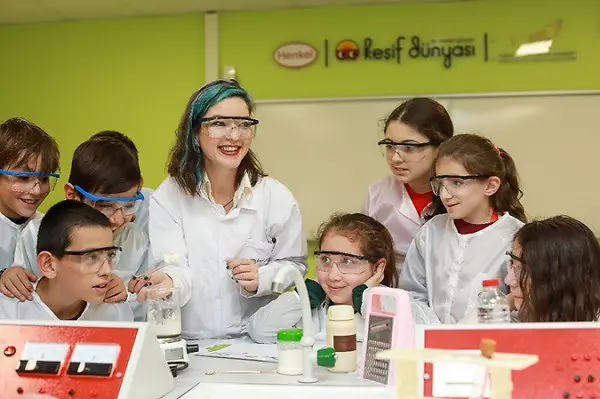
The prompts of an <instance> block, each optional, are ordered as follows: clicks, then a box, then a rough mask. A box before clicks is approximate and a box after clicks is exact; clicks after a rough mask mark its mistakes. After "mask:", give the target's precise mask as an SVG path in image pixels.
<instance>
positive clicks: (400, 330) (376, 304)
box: [359, 287, 415, 385]
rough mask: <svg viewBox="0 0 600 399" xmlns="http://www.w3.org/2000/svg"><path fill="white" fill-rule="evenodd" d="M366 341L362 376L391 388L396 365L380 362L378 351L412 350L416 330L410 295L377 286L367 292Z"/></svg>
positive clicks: (363, 351)
mask: <svg viewBox="0 0 600 399" xmlns="http://www.w3.org/2000/svg"><path fill="white" fill-rule="evenodd" d="M365 299H366V301H367V303H366V305H367V306H366V314H365V332H364V337H365V338H364V339H365V342H364V344H363V347H362V356H361V365H360V372H359V375H360V376H361V377H362V378H364V379H367V380H370V381H374V382H378V383H380V384H387V385H391V384H392V383H393V381H394V372H393V367H394V365H393V364H390V361H389V360H387V359H377V358H376V355H377V353H378V352H380V351H383V350H388V349H391V348H411V347H413V346H414V341H415V328H414V322H413V316H412V310H411V305H410V297H409V294H408V292H406V291H404V290H401V289H397V288H389V287H373V288H370V289H369V290H368V291H367V296H366V298H365Z"/></svg>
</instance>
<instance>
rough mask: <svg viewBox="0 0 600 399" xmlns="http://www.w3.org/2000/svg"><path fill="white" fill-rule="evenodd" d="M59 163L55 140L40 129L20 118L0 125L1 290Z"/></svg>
mask: <svg viewBox="0 0 600 399" xmlns="http://www.w3.org/2000/svg"><path fill="white" fill-rule="evenodd" d="M58 163H59V151H58V145H57V144H56V141H54V139H53V138H52V137H51V136H50V135H49V134H48V133H46V132H45V131H44V130H42V129H41V128H40V127H39V126H37V125H35V124H34V123H31V122H29V121H27V120H25V119H22V118H11V119H8V120H6V121H5V122H3V123H1V124H0V291H2V287H3V279H2V277H1V276H2V273H3V272H4V270H5V269H6V268H7V267H10V266H12V265H13V259H14V253H15V246H16V243H17V239H18V237H19V235H20V234H21V231H22V230H23V229H24V228H25V226H27V224H28V223H29V222H30V221H31V220H33V219H39V218H40V217H41V216H42V215H41V214H40V213H38V212H37V209H38V207H39V206H40V204H41V203H42V201H44V199H45V198H46V197H47V196H48V194H49V193H50V191H51V190H52V189H53V188H54V186H55V185H56V181H57V179H58V177H59V174H58V173H57V172H58V168H59V164H58ZM22 277H23V278H24V280H25V281H24V282H25V283H28V282H29V280H32V279H35V276H33V275H32V274H31V273H29V274H25V275H24V276H22Z"/></svg>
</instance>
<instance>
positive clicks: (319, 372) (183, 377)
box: [161, 340, 383, 399]
mask: <svg viewBox="0 0 600 399" xmlns="http://www.w3.org/2000/svg"><path fill="white" fill-rule="evenodd" d="M217 342H218V343H227V342H235V340H232V341H227V340H219V341H200V342H199V345H201V346H209V345H212V344H214V343H217ZM320 346H322V345H317V347H320ZM276 368H277V364H276V363H268V362H260V361H250V360H238V359H222V358H215V357H205V356H196V355H190V367H189V368H187V369H186V370H183V371H181V372H180V373H179V374H178V376H177V377H176V378H175V389H174V390H173V391H171V392H170V393H169V394H167V395H165V396H163V397H162V398H161V399H179V398H186V399H191V398H194V397H197V396H195V395H193V394H191V392H190V391H193V390H194V388H195V387H196V386H197V385H198V384H253V385H271V386H273V385H276V386H281V385H288V386H296V387H295V388H294V389H296V390H297V389H299V388H298V386H300V385H303V386H307V385H306V384H302V383H300V382H298V378H299V376H285V375H281V374H277V373H275V372H273V373H266V374H262V373H253V374H241V373H223V372H224V371H240V370H251V371H256V370H268V371H275V369H276ZM208 371H216V373H215V374H213V375H207V374H206V373H207V372H208ZM314 374H315V376H316V377H317V378H318V379H319V381H318V382H317V383H315V384H310V386H313V387H314V386H322V387H335V386H337V387H350V386H352V387H362V388H369V387H370V388H373V389H375V390H381V389H382V388H383V387H382V386H381V385H379V384H375V383H373V382H371V381H367V380H363V379H361V378H359V377H358V372H354V373H332V372H329V371H327V370H326V369H324V368H321V367H317V366H315V367H314ZM198 388H200V387H198ZM198 388H197V389H198Z"/></svg>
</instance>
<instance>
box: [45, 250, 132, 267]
mask: <svg viewBox="0 0 600 399" xmlns="http://www.w3.org/2000/svg"><path fill="white" fill-rule="evenodd" d="M122 250H123V249H122V248H121V247H116V246H110V247H101V248H89V249H83V250H80V251H67V250H65V251H52V254H53V255H55V256H65V255H74V256H81V259H80V261H79V263H80V264H81V267H82V269H83V270H84V272H85V273H98V272H99V271H100V270H101V269H102V266H103V265H104V264H105V263H106V262H107V261H108V262H111V263H112V261H113V260H114V258H115V257H116V256H117V253H118V252H120V251H122Z"/></svg>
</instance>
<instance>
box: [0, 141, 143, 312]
mask: <svg viewBox="0 0 600 399" xmlns="http://www.w3.org/2000/svg"><path fill="white" fill-rule="evenodd" d="M141 185H142V176H141V172H140V168H139V164H138V162H137V159H136V157H135V156H134V155H133V154H132V153H131V151H130V150H129V149H128V148H127V146H125V145H124V144H123V143H121V142H119V141H117V140H114V139H111V138H104V139H98V138H96V139H90V140H87V141H85V142H83V143H82V144H80V145H79V147H77V149H76V150H75V153H74V154H73V161H72V164H71V173H70V175H69V182H68V183H67V184H65V186H64V191H65V197H66V198H67V199H70V200H76V201H80V202H83V203H85V204H87V205H89V206H91V207H93V208H94V209H97V210H98V211H100V212H102V213H103V214H104V215H105V216H106V217H107V218H108V219H109V221H110V228H111V231H112V233H113V244H114V245H115V246H117V247H120V248H122V249H123V251H122V252H119V253H118V254H117V256H116V258H115V260H114V262H113V272H112V274H111V279H110V282H109V285H108V288H107V290H106V298H105V301H106V302H120V301H124V300H126V299H127V292H126V289H125V285H124V284H123V280H125V279H128V278H130V276H131V275H136V274H139V273H141V272H143V271H145V270H146V269H147V263H148V259H147V256H148V247H149V240H148V238H147V236H146V234H145V233H144V232H143V231H142V229H141V228H140V227H139V226H137V225H135V224H134V223H131V222H132V221H133V220H134V219H135V212H136V210H137V209H138V208H139V206H140V204H141V202H142V200H143V198H144V197H143V195H142V194H141V193H140V192H139V189H140V187H141ZM39 225H40V223H39V221H38V222H37V223H31V224H30V225H29V226H28V227H27V228H26V229H25V230H24V231H23V233H22V234H21V237H20V238H19V241H18V243H17V248H16V251H15V265H17V266H13V267H11V268H9V269H8V270H7V271H6V272H5V273H4V275H3V276H2V279H3V280H4V281H6V283H5V284H4V285H3V286H2V285H0V292H2V293H3V294H5V295H7V296H15V297H17V298H19V299H20V300H22V301H24V300H25V299H29V300H31V298H32V295H31V293H32V290H33V285H32V284H31V283H30V282H29V281H26V279H25V281H24V276H25V275H26V274H27V271H31V272H33V273H35V275H36V276H37V277H40V276H41V271H40V269H39V267H38V264H37V261H36V257H37V252H36V249H35V242H36V239H37V235H38V229H39Z"/></svg>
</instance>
